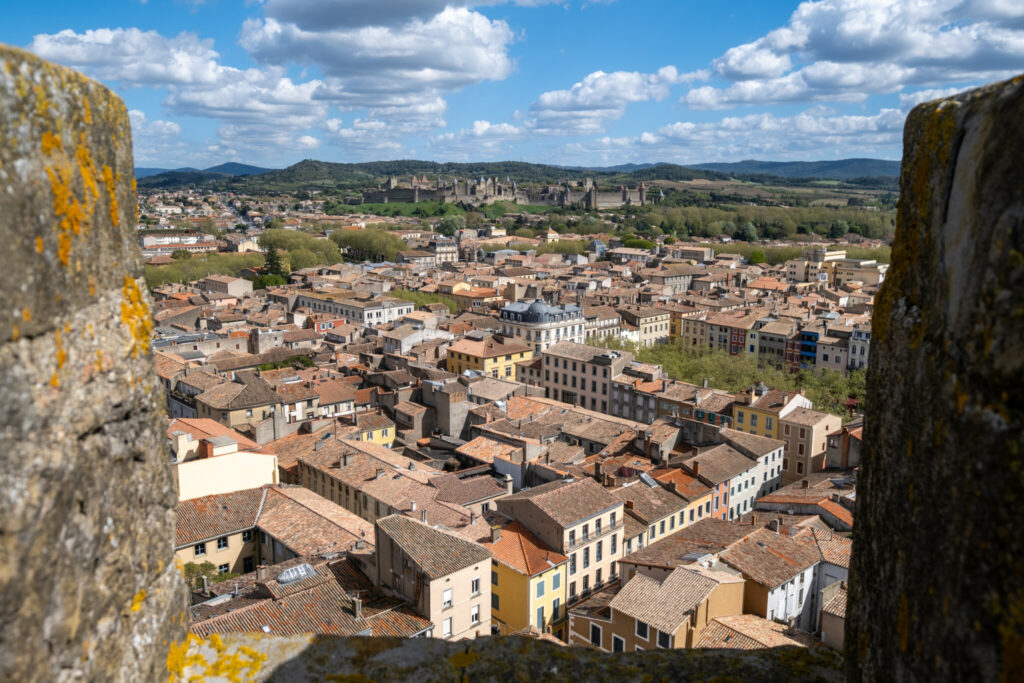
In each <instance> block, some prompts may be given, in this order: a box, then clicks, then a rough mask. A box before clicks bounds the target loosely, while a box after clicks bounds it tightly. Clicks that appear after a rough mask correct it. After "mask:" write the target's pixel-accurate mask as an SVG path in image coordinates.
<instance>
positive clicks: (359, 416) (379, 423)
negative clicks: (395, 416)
mask: <svg viewBox="0 0 1024 683" xmlns="http://www.w3.org/2000/svg"><path fill="white" fill-rule="evenodd" d="M349 419H350V420H352V421H353V422H354V423H355V424H353V425H351V426H348V427H343V428H341V429H340V430H338V436H339V437H340V438H343V439H352V440H353V441H370V442H372V443H375V444H380V445H381V446H386V447H387V448H391V444H392V443H394V441H395V423H394V422H392V421H391V419H390V418H388V417H387V416H386V415H382V414H381V413H354V414H352V415H351V416H350V417H349Z"/></svg>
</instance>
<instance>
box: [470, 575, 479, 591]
mask: <svg viewBox="0 0 1024 683" xmlns="http://www.w3.org/2000/svg"><path fill="white" fill-rule="evenodd" d="M469 587H470V590H469V592H470V593H472V594H473V595H479V593H480V578H479V577H477V578H475V579H473V580H472V581H471V582H470V584H469Z"/></svg>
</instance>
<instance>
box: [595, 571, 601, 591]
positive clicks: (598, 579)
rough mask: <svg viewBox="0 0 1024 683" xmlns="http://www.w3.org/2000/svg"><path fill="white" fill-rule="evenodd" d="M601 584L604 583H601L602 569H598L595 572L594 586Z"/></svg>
mask: <svg viewBox="0 0 1024 683" xmlns="http://www.w3.org/2000/svg"><path fill="white" fill-rule="evenodd" d="M601 583H602V582H601V568H600V567H598V569H597V571H596V572H594V586H595V587H597V586H600V585H601Z"/></svg>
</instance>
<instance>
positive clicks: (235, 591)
mask: <svg viewBox="0 0 1024 683" xmlns="http://www.w3.org/2000/svg"><path fill="white" fill-rule="evenodd" d="M231 595H233V596H234V597H236V598H237V597H238V582H237V581H235V587H234V589H233V590H232V591H231Z"/></svg>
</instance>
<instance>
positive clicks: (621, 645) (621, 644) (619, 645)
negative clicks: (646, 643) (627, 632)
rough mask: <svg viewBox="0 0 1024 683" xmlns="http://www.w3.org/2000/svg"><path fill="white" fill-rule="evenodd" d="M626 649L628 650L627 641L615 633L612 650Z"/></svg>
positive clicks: (623, 650)
mask: <svg viewBox="0 0 1024 683" xmlns="http://www.w3.org/2000/svg"><path fill="white" fill-rule="evenodd" d="M625 651H626V641H625V640H623V639H622V638H620V637H619V636H616V635H613V636H612V652H625Z"/></svg>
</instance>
